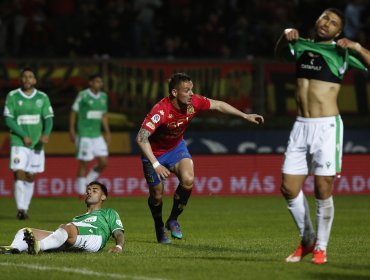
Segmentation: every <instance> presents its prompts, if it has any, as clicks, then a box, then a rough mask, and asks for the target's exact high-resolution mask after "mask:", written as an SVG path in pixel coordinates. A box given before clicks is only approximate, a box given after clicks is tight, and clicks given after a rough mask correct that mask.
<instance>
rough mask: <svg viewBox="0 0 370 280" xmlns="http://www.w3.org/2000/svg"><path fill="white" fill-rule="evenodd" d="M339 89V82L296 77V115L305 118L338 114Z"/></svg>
mask: <svg viewBox="0 0 370 280" xmlns="http://www.w3.org/2000/svg"><path fill="white" fill-rule="evenodd" d="M339 90H340V84H337V83H331V82H325V81H319V80H309V79H303V78H298V79H297V90H296V101H297V107H298V115H299V116H301V117H305V118H320V117H330V116H336V115H338V114H339V109H338V104H337V98H338V93H339Z"/></svg>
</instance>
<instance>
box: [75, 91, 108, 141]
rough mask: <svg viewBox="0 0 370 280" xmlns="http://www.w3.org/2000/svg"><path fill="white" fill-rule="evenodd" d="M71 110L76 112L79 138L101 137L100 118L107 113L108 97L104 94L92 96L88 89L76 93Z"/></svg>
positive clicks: (99, 93)
mask: <svg viewBox="0 0 370 280" xmlns="http://www.w3.org/2000/svg"><path fill="white" fill-rule="evenodd" d="M72 110H73V111H75V112H77V115H78V116H77V134H78V136H79V137H99V136H101V121H102V117H103V115H104V114H105V113H107V111H108V96H107V95H106V94H105V93H104V92H101V91H100V92H98V93H97V94H94V93H92V92H91V90H90V89H85V90H83V91H80V92H79V93H78V96H77V98H76V100H75V102H74V103H73V106H72Z"/></svg>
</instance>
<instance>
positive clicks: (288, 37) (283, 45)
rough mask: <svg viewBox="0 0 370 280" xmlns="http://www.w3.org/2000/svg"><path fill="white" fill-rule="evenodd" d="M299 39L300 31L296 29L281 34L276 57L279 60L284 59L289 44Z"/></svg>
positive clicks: (288, 29) (276, 47)
mask: <svg viewBox="0 0 370 280" xmlns="http://www.w3.org/2000/svg"><path fill="white" fill-rule="evenodd" d="M298 38H299V31H298V30H297V29H294V28H287V29H285V30H284V31H283V33H282V34H281V36H280V38H279V40H278V41H277V43H276V46H275V57H276V58H277V59H283V58H284V53H283V51H284V49H287V46H288V43H289V42H291V41H295V40H298Z"/></svg>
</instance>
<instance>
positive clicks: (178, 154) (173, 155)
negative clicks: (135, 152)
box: [141, 140, 191, 187]
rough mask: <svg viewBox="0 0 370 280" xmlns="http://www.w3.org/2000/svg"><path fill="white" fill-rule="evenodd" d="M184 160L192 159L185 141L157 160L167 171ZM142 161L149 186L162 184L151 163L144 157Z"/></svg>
mask: <svg viewBox="0 0 370 280" xmlns="http://www.w3.org/2000/svg"><path fill="white" fill-rule="evenodd" d="M183 158H190V159H191V155H190V153H189V151H188V148H187V147H186V144H185V141H184V140H181V142H180V143H179V144H178V145H177V146H176V147H175V148H174V149H173V150H171V151H169V152H167V153H165V154H163V155H161V156H159V157H158V158H157V160H158V161H159V163H160V164H161V165H163V166H165V167H166V168H167V169H171V168H172V167H174V166H175V165H176V163H178V162H179V161H180V160H182V159H183ZM141 160H142V162H143V169H144V177H145V179H146V182H147V183H148V185H149V186H150V187H154V186H156V185H158V184H159V183H160V182H161V180H160V179H159V178H158V175H157V173H156V172H155V170H154V168H153V166H152V164H151V163H150V161H149V160H147V159H146V158H144V157H142V158H141Z"/></svg>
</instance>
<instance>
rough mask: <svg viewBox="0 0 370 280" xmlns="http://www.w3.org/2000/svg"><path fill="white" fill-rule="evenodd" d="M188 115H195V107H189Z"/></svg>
mask: <svg viewBox="0 0 370 280" xmlns="http://www.w3.org/2000/svg"><path fill="white" fill-rule="evenodd" d="M186 113H187V114H188V115H192V114H194V107H193V105H188V108H187V112H186Z"/></svg>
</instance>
